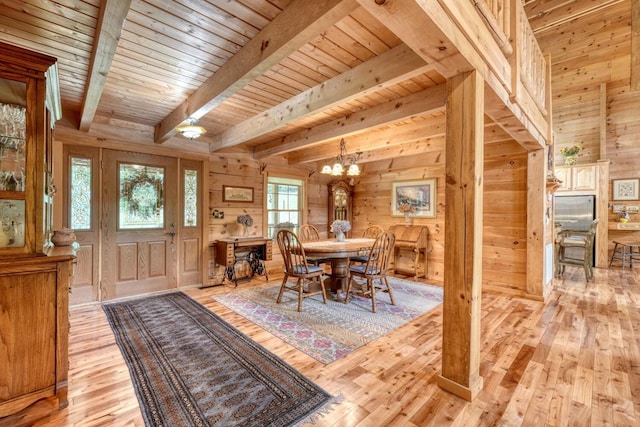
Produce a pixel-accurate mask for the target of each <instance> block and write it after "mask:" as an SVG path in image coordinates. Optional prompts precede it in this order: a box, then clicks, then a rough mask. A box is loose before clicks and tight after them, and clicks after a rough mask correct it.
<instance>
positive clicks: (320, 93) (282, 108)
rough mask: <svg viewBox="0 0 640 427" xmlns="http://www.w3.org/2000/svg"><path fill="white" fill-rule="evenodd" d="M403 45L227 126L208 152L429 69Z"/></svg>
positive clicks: (229, 145)
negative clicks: (255, 114) (231, 125)
mask: <svg viewBox="0 0 640 427" xmlns="http://www.w3.org/2000/svg"><path fill="white" fill-rule="evenodd" d="M431 69H432V67H431V66H429V65H427V64H425V62H424V61H423V60H422V59H421V58H420V57H419V56H418V55H416V54H415V53H414V52H413V51H412V50H411V49H409V48H408V47H407V46H405V45H400V46H397V47H395V48H393V49H391V50H389V51H387V52H385V53H383V54H382V55H379V56H376V57H375V58H373V59H371V60H369V61H367V62H365V63H363V64H360V65H358V66H357V67H354V68H352V69H351V70H349V71H347V72H345V73H342V74H340V75H339V76H336V77H334V78H332V79H329V80H327V81H326V82H324V83H321V84H319V85H317V86H314V87H312V88H310V89H308V90H306V91H304V92H302V93H300V94H298V95H296V96H294V97H292V98H290V99H289V100H287V101H285V102H283V103H281V104H279V105H276V106H275V107H273V108H271V109H269V110H267V111H265V112H264V113H262V114H259V115H257V116H255V117H252V118H250V119H248V120H245V121H244V122H242V123H240V124H238V125H236V126H233V127H231V128H229V129H228V130H226V131H224V132H223V133H221V134H220V135H218V138H219V140H218V141H217V142H215V143H213V144H212V145H211V151H217V150H220V149H222V148H228V147H233V146H235V145H238V144H241V143H243V142H246V141H250V140H252V139H254V138H257V137H259V136H262V135H265V134H267V133H269V132H272V131H274V130H277V129H280V128H282V127H284V126H286V125H287V124H288V123H289V122H291V121H293V120H297V119H301V118H304V117H308V116H311V115H313V114H316V113H319V112H321V111H323V110H325V109H328V108H332V107H334V106H337V105H340V104H344V103H345V102H348V101H350V100H353V99H356V98H358V97H362V96H365V95H367V94H369V93H373V92H375V91H378V90H380V89H382V88H385V87H389V86H392V85H394V84H397V83H399V82H402V81H405V80H407V79H410V78H412V77H415V76H417V75H420V74H424V73H426V72H427V71H429V70H431Z"/></svg>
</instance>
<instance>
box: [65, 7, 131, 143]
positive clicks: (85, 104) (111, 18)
mask: <svg viewBox="0 0 640 427" xmlns="http://www.w3.org/2000/svg"><path fill="white" fill-rule="evenodd" d="M130 6H131V0H102V7H101V8H100V17H99V18H98V25H97V27H96V32H95V34H96V42H95V43H94V45H93V52H92V53H91V64H90V65H89V77H88V79H87V80H88V83H87V86H86V90H85V93H84V99H83V101H82V110H81V113H80V125H79V126H78V129H80V130H81V131H84V132H86V131H88V130H89V127H90V126H91V123H92V122H93V119H94V117H95V115H96V111H97V110H98V103H99V102H100V97H102V91H103V90H104V85H105V83H106V81H107V76H108V75H109V69H110V68H111V63H112V62H113V57H114V55H115V54H116V48H117V47H118V40H120V34H121V33H122V27H123V26H124V21H125V19H126V18H127V13H129V7H130Z"/></svg>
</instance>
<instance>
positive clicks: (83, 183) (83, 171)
mask: <svg viewBox="0 0 640 427" xmlns="http://www.w3.org/2000/svg"><path fill="white" fill-rule="evenodd" d="M91 169H92V164H91V159H89V158H84V157H71V192H70V193H71V194H70V200H71V203H70V205H71V206H70V212H71V214H70V217H71V219H70V221H69V223H70V224H69V225H70V226H71V229H73V230H90V229H91V199H92V198H93V194H91Z"/></svg>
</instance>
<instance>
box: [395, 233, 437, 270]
mask: <svg viewBox="0 0 640 427" xmlns="http://www.w3.org/2000/svg"><path fill="white" fill-rule="evenodd" d="M389 231H391V232H392V233H393V234H394V235H395V236H396V244H395V247H394V249H393V272H394V273H402V271H401V269H400V268H398V254H399V252H400V251H402V250H410V251H412V252H413V254H414V259H413V274H414V276H415V278H416V279H417V278H418V277H420V274H419V266H420V255H424V261H423V270H422V277H424V278H426V277H427V238H428V235H429V229H428V228H427V227H423V226H419V225H392V226H391V228H390V229H389Z"/></svg>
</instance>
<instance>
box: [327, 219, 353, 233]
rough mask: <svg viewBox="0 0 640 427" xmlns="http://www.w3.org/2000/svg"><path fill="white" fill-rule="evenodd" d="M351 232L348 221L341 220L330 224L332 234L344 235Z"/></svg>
mask: <svg viewBox="0 0 640 427" xmlns="http://www.w3.org/2000/svg"><path fill="white" fill-rule="evenodd" d="M349 230H351V224H350V223H349V221H345V220H342V219H336V220H335V221H333V222H332V223H331V232H332V233H336V234H337V233H346V232H347V231H349Z"/></svg>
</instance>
